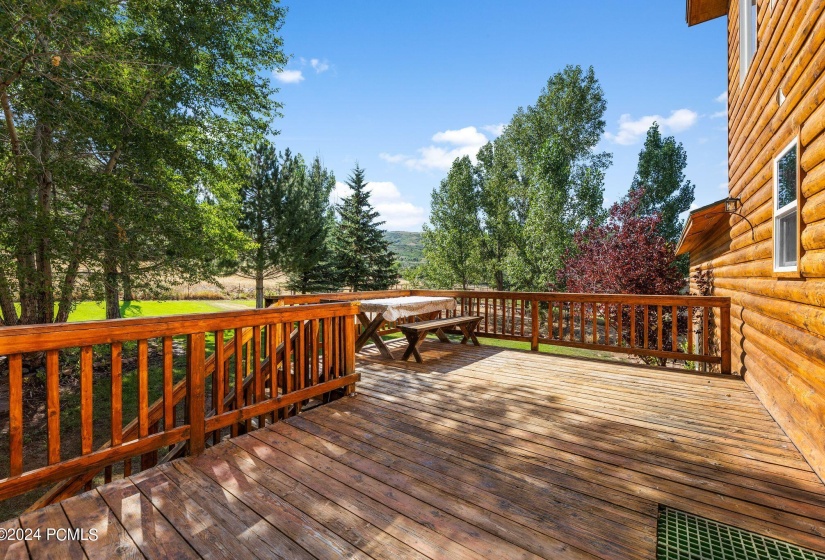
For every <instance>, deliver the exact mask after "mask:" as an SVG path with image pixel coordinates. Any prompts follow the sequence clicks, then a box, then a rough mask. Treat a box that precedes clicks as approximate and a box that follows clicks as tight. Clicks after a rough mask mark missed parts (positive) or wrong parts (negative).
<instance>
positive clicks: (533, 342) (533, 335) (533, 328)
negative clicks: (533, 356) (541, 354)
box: [530, 299, 539, 352]
mask: <svg viewBox="0 0 825 560" xmlns="http://www.w3.org/2000/svg"><path fill="white" fill-rule="evenodd" d="M530 350H532V351H533V352H538V350H539V302H538V301H537V300H535V299H533V300H530Z"/></svg>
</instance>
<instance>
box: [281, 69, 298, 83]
mask: <svg viewBox="0 0 825 560" xmlns="http://www.w3.org/2000/svg"><path fill="white" fill-rule="evenodd" d="M275 79H276V80H278V81H279V82H281V83H284V84H300V83H301V82H303V81H304V73H303V72H301V71H300V70H281V71H280V72H275Z"/></svg>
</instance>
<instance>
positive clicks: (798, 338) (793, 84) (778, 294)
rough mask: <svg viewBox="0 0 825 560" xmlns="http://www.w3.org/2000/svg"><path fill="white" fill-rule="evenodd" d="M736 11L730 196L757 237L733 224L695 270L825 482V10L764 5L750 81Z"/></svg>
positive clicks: (751, 371)
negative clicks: (780, 254)
mask: <svg viewBox="0 0 825 560" xmlns="http://www.w3.org/2000/svg"><path fill="white" fill-rule="evenodd" d="M729 6H730V7H729V13H728V61H729V65H728V67H729V72H728V80H729V82H728V92H729V93H728V100H729V108H728V130H729V144H728V146H729V148H728V155H729V158H728V159H729V161H728V163H729V171H728V176H729V189H730V195H731V196H735V197H740V198H741V200H742V210H741V211H742V213H743V214H744V215H745V216H747V217H748V219H749V220H750V222H751V223H752V224H753V230H751V227H750V225H748V223H747V222H745V220H742V219H741V218H740V217H738V216H731V218H730V222H729V224H728V225H730V228H727V227H722V228H720V230H721V231H720V232H719V233H718V234H717V235H716V236H711V237H710V238H708V239H707V240H706V241H705V243H704V245H703V246H701V247H700V248H699V249H698V250H696V251H694V252H693V253H692V254H691V269H692V270H693V271H696V270H698V269H702V270H709V269H710V270H712V280H713V291H712V294H713V295H719V296H727V297H730V298H731V304H732V307H731V316H732V317H731V319H732V320H731V328H732V330H733V333H732V340H731V345H732V350H733V352H732V354H733V356H732V359H733V370H734V372H739V373H740V374H742V375H743V376H744V378H745V380H746V381H747V382H748V384H749V385H750V386H751V388H753V390H754V392H755V393H756V394H757V395H758V396H759V398H760V399H761V400H762V402H763V403H764V405H765V406H766V407H767V408H768V410H769V411H770V412H771V414H772V415H773V416H774V418H775V419H776V420H777V421H778V422H779V423H780V425H781V426H782V427H783V429H784V430H785V431H786V432H787V433H788V435H789V436H790V437H791V439H792V440H793V441H794V443H795V444H796V446H797V447H798V448H799V449H800V451H802V453H803V455H804V456H805V458H806V459H807V460H808V461H809V462H810V464H811V466H812V467H813V468H814V470H815V471H816V472H817V473H818V474H819V476H820V478H822V479H823V480H825V1H822V0H818V1H813V2H808V1H803V0H787V1H784V2H777V3H776V6H775V7H774V9H773V10H771V8H770V3H769V2H768V1H767V0H765V1H762V0H760V1H759V8H758V9H759V15H758V32H757V37H758V47H757V51H756V55H755V57H754V59H753V62H752V63H751V68H750V69H749V71H748V74H747V76H746V78H745V80H744V82H743V83H742V84H740V79H739V11H738V6H739V3H738V2H730V4H729ZM780 87H781V88H782V91H783V93H784V95H785V97H786V98H785V101H784V103H782V105H779V103H778V100H777V91H778V89H779V88H780ZM795 136H799V143H800V145H799V150H800V166H801V185H800V191H801V195H802V196H801V197H800V200H799V210H800V215H801V222H802V231H801V237H800V245H801V254H800V261H799V272H800V276H801V277H800V278H781V277H777V276H776V275H775V274H774V272H773V265H772V258H773V160H774V158H775V157H776V155H777V154H778V153H779V152H780V150H782V148H784V147H785V146H786V145H787V144H788V143H790V141H791V140H792V139H793V138H794V137H795ZM691 287H692V290H693V291H694V292H696V291H697V290H698V286H696V284H695V282H692V286H691Z"/></svg>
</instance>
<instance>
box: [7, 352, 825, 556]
mask: <svg viewBox="0 0 825 560" xmlns="http://www.w3.org/2000/svg"><path fill="white" fill-rule="evenodd" d="M422 355H423V357H424V360H425V362H424V363H423V364H414V363H402V362H392V363H390V362H386V361H383V360H379V359H376V357H375V356H373V355H371V354H370V352H369V351H366V352H365V353H362V354H360V355H359V361H358V365H359V370H360V371H361V373H362V376H363V378H362V381H361V382H360V383H359V385H358V394H357V396H355V397H351V398H345V399H342V400H339V401H336V402H335V403H332V404H330V405H326V406H322V407H318V408H315V409H313V410H310V411H308V412H305V413H303V414H302V415H300V416H299V417H296V418H292V419H290V420H288V421H287V422H282V423H279V424H275V425H272V426H269V427H268V428H266V429H263V430H258V431H255V432H252V433H250V434H248V435H245V436H241V437H238V438H235V439H233V440H230V441H225V442H223V443H221V444H220V445H217V446H215V447H212V448H210V449H208V450H207V451H206V452H205V453H204V454H202V455H201V456H199V457H197V458H186V459H182V460H178V461H174V462H173V463H170V464H166V465H162V466H159V467H156V468H153V469H150V470H148V471H145V472H142V473H140V474H137V475H134V476H132V477H131V478H130V479H127V480H121V481H118V482H114V483H112V484H108V485H105V486H102V487H100V488H97V489H96V490H93V491H91V492H88V493H86V494H83V495H81V496H78V497H76V498H72V499H70V500H67V501H64V502H62V503H61V504H58V505H55V506H50V507H48V508H45V509H43V510H40V511H38V512H35V513H32V514H28V515H25V516H23V517H21V518H20V519H19V520H12V521H9V522H6V523H5V524H3V527H5V528H9V527H18V526H22V527H23V528H31V529H35V528H38V527H39V528H41V535H42V537H41V539H40V540H33V541H29V542H28V543H10V542H8V541H2V542H0V556H2V557H5V558H14V557H18V556H19V557H23V558H25V557H28V556H29V555H31V557H34V558H41V557H47V556H48V555H49V554H50V553H55V554H57V557H61V558H64V557H71V558H82V557H84V554H85V555H86V556H88V557H94V558H99V557H100V558H109V557H118V556H125V557H132V558H140V557H142V556H145V557H151V558H169V557H173V558H190V557H191V558H195V557H210V558H232V559H233V560H239V559H241V558H251V557H259V558H275V557H282V558H290V559H292V558H311V557H317V558H341V557H350V558H367V557H372V558H387V559H396V558H450V559H461V558H502V559H511V558H528V557H531V558H535V557H542V558H617V559H633V558H654V557H655V541H656V521H657V514H658V508H659V505H660V504H663V505H667V506H672V507H675V508H678V509H681V510H684V511H688V512H691V513H695V514H698V515H701V516H704V517H709V518H712V519H715V520H717V521H721V522H725V523H729V524H732V525H735V526H738V527H741V528H744V529H748V530H752V531H755V532H758V533H761V534H764V535H768V536H771V537H774V538H778V539H781V540H786V541H791V542H794V543H797V544H800V545H803V546H806V547H808V548H812V549H816V550H819V551H825V485H823V484H822V482H821V481H820V480H819V479H818V478H817V477H816V475H815V474H814V473H813V471H812V470H811V469H810V467H809V466H808V465H807V464H806V463H805V461H804V460H803V459H802V457H801V456H800V454H799V452H798V451H797V450H796V449H795V448H794V446H793V444H792V443H791V442H790V440H789V439H788V438H787V437H786V436H785V434H784V433H783V432H782V430H781V429H780V428H779V427H778V426H777V424H776V423H775V422H774V421H773V420H772V418H771V417H770V416H769V415H768V413H767V412H766V411H765V409H764V407H763V406H762V405H761V404H760V403H759V401H758V400H757V399H756V397H755V396H754V395H753V393H751V391H750V390H749V389H748V387H747V386H746V385H745V384H744V383H743V382H742V381H741V380H738V379H736V378H722V377H712V376H700V375H693V374H688V373H683V372H679V371H663V370H655V369H652V368H643V367H636V366H629V365H622V364H612V363H606V362H595V361H587V360H580V359H573V358H562V357H553V356H549V355H544V354H535V353H528V352H519V351H512V350H502V349H497V348H493V347H489V346H482V347H480V348H475V347H466V346H459V345H456V344H450V345H447V344H440V343H437V342H429V341H428V342H425V343H424V345H423V346H422ZM60 527H63V528H75V529H85V530H89V529H92V528H95V529H97V532H98V538H97V540H95V541H92V540H86V541H74V542H71V543H68V544H67V543H66V542H62V541H59V540H57V539H56V536H53V537H52V538H51V539H49V540H47V539H46V538H45V536H46V530H47V528H51V529H57V528H60ZM69 555H70V556H69Z"/></svg>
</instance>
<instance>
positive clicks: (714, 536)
mask: <svg viewBox="0 0 825 560" xmlns="http://www.w3.org/2000/svg"><path fill="white" fill-rule="evenodd" d="M656 558H657V559H658V560H825V554H820V553H818V552H813V551H811V550H807V549H804V548H800V547H798V546H796V545H793V544H789V543H786V542H782V541H778V540H776V539H772V538H770V537H763V536H762V535H758V534H756V533H751V532H748V531H743V530H742V529H737V528H736V527H731V526H730V525H724V524H722V523H717V522H715V521H711V520H710V519H705V518H703V517H696V516H695V515H690V514H689V513H684V512H682V511H679V510H675V509H671V508H668V507H662V506H660V507H659V528H658V539H657V545H656Z"/></svg>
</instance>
